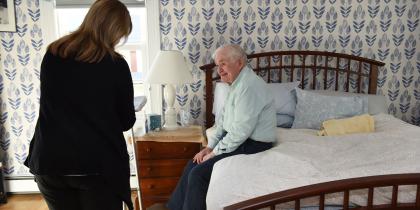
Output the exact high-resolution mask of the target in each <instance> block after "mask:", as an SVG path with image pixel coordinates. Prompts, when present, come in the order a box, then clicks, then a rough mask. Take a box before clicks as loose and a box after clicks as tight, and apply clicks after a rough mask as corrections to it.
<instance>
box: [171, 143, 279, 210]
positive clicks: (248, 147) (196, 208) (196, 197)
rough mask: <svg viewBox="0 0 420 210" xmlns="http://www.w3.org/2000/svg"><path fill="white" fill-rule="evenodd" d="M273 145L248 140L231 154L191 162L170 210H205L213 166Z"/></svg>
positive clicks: (177, 188) (180, 182) (186, 168)
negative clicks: (227, 159) (222, 160)
mask: <svg viewBox="0 0 420 210" xmlns="http://www.w3.org/2000/svg"><path fill="white" fill-rule="evenodd" d="M272 145H273V144H272V143H271V142H270V143H266V142H259V141H254V140H252V139H247V140H246V141H245V142H244V143H243V144H242V145H241V146H239V147H238V148H237V149H236V150H235V151H233V152H231V153H223V154H220V155H217V156H215V157H213V158H211V159H209V160H207V161H205V162H203V163H201V164H197V163H193V162H192V160H190V161H189V162H188V164H187V166H186V167H185V169H184V172H183V174H182V176H181V179H180V180H179V182H178V184H177V186H176V188H175V190H174V192H173V193H172V195H171V198H170V199H169V202H168V203H167V207H168V208H169V209H170V210H205V209H206V195H207V189H208V187H209V183H210V177H211V172H212V171H213V165H214V164H215V163H216V162H217V161H219V160H221V159H223V158H226V157H229V156H233V155H239V154H254V153H258V152H262V151H265V150H268V149H270V148H271V147H272Z"/></svg>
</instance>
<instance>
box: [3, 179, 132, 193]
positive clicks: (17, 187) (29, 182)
mask: <svg viewBox="0 0 420 210" xmlns="http://www.w3.org/2000/svg"><path fill="white" fill-rule="evenodd" d="M4 186H5V191H6V192H7V193H16V194H21V193H22V194H24V193H39V189H38V186H37V185H36V182H35V181H34V177H31V176H24V177H13V178H6V180H4ZM130 186H131V189H137V188H138V182H137V178H136V177H135V176H131V177H130Z"/></svg>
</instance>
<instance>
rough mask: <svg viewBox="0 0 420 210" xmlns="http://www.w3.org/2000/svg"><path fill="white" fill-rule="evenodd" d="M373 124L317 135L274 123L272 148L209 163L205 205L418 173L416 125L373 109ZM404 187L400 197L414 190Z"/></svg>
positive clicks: (419, 152) (419, 135) (419, 156)
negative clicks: (371, 128)
mask: <svg viewBox="0 0 420 210" xmlns="http://www.w3.org/2000/svg"><path fill="white" fill-rule="evenodd" d="M375 129H376V131H375V132H374V133H369V134H353V135H346V136H340V137H319V136H316V131H315V130H309V129H281V128H279V129H278V145H277V146H275V147H273V148H272V149H270V150H268V151H266V152H262V153H259V154H255V155H237V156H233V157H229V158H225V159H223V160H221V161H219V162H217V163H216V164H215V165H214V169H213V173H212V176H211V181H210V186H209V189H208V193H207V209H210V210H217V209H222V208H223V207H225V206H227V205H230V204H233V203H237V202H240V201H243V200H247V199H250V198H254V197H257V196H261V195H265V194H269V193H273V192H277V191H281V190H286V189H290V188H295V187H300V186H304V185H309V184H315V183H320V182H326V181H333V180H340V179H346V178H353V177H361V176H371V175H382V174H396V173H420V128H419V127H416V126H413V125H410V124H407V123H405V122H403V121H401V120H399V119H396V118H394V117H392V116H390V115H385V114H379V115H376V116H375ZM414 189H415V188H414ZM406 191H408V192H407V193H408V194H407V195H406V196H405V197H413V196H414V195H415V191H414V190H413V189H410V190H406ZM385 197H386V196H385ZM375 199H376V200H377V198H375ZM388 199H389V198H388ZM409 199H411V198H409Z"/></svg>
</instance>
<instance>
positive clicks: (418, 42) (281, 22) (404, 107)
mask: <svg viewBox="0 0 420 210" xmlns="http://www.w3.org/2000/svg"><path fill="white" fill-rule="evenodd" d="M419 17H420V3H419V2H418V1H417V0H160V32H161V49H162V50H179V51H182V52H183V54H184V56H185V57H186V58H187V59H188V60H189V61H190V64H191V66H192V73H193V76H194V78H195V82H194V83H193V84H190V85H184V86H182V87H178V88H177V106H178V109H184V110H190V114H191V116H192V118H193V120H194V122H195V123H197V124H201V123H202V122H203V119H204V118H203V117H204V112H205V99H204V88H205V87H204V81H205V80H204V74H203V72H201V70H199V68H198V67H199V66H200V65H203V64H206V63H209V62H211V55H212V53H213V52H214V50H215V49H216V48H217V47H219V46H221V45H223V44H225V43H233V44H239V45H241V46H242V47H243V48H244V49H246V51H247V53H255V52H267V51H273V50H320V51H331V52H339V53H347V54H353V55H357V56H362V57H367V58H371V59H375V60H379V61H382V62H384V63H385V64H386V65H385V67H384V68H381V69H380V70H379V78H378V94H383V95H385V96H386V98H387V106H388V112H389V113H390V114H393V115H395V116H396V117H398V118H401V119H402V120H404V121H407V122H409V123H411V124H415V125H420V51H419V50H418V49H419V47H420V26H419V22H420V20H419Z"/></svg>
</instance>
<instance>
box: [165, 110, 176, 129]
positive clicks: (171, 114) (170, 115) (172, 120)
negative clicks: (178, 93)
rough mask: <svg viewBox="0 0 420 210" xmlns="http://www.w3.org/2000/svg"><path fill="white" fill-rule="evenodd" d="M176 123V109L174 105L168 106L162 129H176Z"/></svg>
mask: <svg viewBox="0 0 420 210" xmlns="http://www.w3.org/2000/svg"><path fill="white" fill-rule="evenodd" d="M178 127H179V126H178V124H177V123H176V111H175V108H174V107H168V109H167V110H166V112H165V124H164V125H163V129H166V130H176V129H177V128H178Z"/></svg>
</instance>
